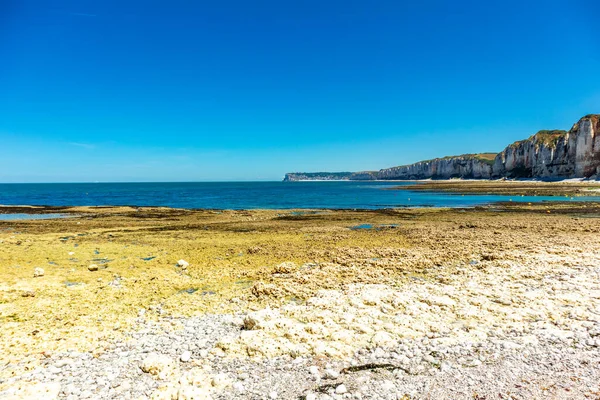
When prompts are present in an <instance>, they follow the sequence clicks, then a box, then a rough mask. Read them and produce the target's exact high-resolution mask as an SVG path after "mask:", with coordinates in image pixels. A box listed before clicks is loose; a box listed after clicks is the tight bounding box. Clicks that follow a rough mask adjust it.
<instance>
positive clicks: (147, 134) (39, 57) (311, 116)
mask: <svg viewBox="0 0 600 400" xmlns="http://www.w3.org/2000/svg"><path fill="white" fill-rule="evenodd" d="M599 4H600V3H598V2H597V1H593V0H590V1H584V0H581V1H573V0H571V1H552V0H546V1H534V0H530V1H511V0H508V1H433V0H424V1H418V2H417V1H410V2H405V1H399V0H395V1H369V2H367V1H364V0H363V1H353V0H343V1H337V0H335V1H323V0H319V1H316V0H315V1H313V0H305V1H291V0H290V1H279V0H278V1H261V0H257V1H251V2H250V1H230V0H223V1H210V2H208V1H191V0H190V1H179V0H170V1H150V0H144V1H126V0H120V1H112V0H102V1H100V0H96V1H87V0H73V1H64V0H55V1H49V0H48V1H31V0H0V60H1V61H0V182H65V181H66V182H69V181H78V182H79V181H196V180H200V181H203V180H278V179H281V178H282V177H283V175H284V173H285V172H290V171H356V170H371V169H380V168H384V167H390V166H394V165H401V164H406V163H411V162H415V161H418V160H421V159H428V158H433V157H437V156H445V155H451V154H462V153H469V152H481V151H500V150H501V149H502V148H503V147H504V146H505V145H506V144H508V143H510V142H512V141H515V140H519V139H523V138H526V137H528V136H530V135H531V134H533V133H535V132H536V131H537V130H540V129H552V128H560V129H568V128H570V126H571V125H572V124H573V123H574V122H576V120H577V119H578V118H580V117H581V116H583V115H584V114H588V113H598V112H600V77H599V75H598V72H599V71H600V35H598V28H597V16H598V15H599V14H600V5H599Z"/></svg>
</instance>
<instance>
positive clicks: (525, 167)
mask: <svg viewBox="0 0 600 400" xmlns="http://www.w3.org/2000/svg"><path fill="white" fill-rule="evenodd" d="M599 121H600V116H599V115H588V116H585V117H583V118H582V119H580V120H579V122H577V123H576V124H575V125H573V127H572V128H571V130H569V131H568V132H567V131H540V132H538V133H536V134H535V135H533V136H531V137H530V138H529V139H527V140H522V141H519V142H515V143H513V144H511V145H510V146H508V147H507V148H506V149H504V150H503V151H502V152H501V153H500V154H498V156H497V157H496V160H495V161H494V166H493V172H492V177H493V178H501V177H507V178H546V179H564V178H592V177H598V176H599V175H600V133H599V131H600V122H599Z"/></svg>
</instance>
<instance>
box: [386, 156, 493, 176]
mask: <svg viewBox="0 0 600 400" xmlns="http://www.w3.org/2000/svg"><path fill="white" fill-rule="evenodd" d="M494 156H495V154H489V153H485V154H464V155H461V156H455V157H444V158H436V159H434V160H429V161H421V162H418V163H415V164H411V165H402V166H400V167H393V168H386V169H382V170H380V171H379V172H378V173H377V179H428V178H433V179H450V178H472V179H489V178H490V177H491V176H492V163H493V157H494Z"/></svg>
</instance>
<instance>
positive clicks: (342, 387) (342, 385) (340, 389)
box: [335, 383, 348, 394]
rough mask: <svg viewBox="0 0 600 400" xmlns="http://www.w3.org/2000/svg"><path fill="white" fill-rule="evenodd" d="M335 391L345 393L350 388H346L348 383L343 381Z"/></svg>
mask: <svg viewBox="0 0 600 400" xmlns="http://www.w3.org/2000/svg"><path fill="white" fill-rule="evenodd" d="M335 392H336V393H337V394H344V393H348V389H347V388H346V385H344V384H343V383H342V384H341V385H339V386H338V387H336V388H335Z"/></svg>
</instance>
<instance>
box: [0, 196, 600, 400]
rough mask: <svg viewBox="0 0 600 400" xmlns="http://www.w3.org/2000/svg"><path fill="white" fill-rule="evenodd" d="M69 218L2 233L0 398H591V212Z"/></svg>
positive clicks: (594, 209)
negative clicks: (52, 393) (340, 392)
mask: <svg viewBox="0 0 600 400" xmlns="http://www.w3.org/2000/svg"><path fill="white" fill-rule="evenodd" d="M74 210H75V209H74ZM76 210H77V213H80V215H79V216H76V217H73V218H68V219H62V220H35V221H11V222H6V221H5V222H0V240H1V241H2V246H0V261H1V262H2V263H3V264H4V265H6V266H7V268H5V269H3V270H2V271H0V274H1V276H0V281H1V282H3V284H2V285H0V295H1V296H2V297H1V299H2V303H1V304H0V318H1V322H2V323H0V337H1V338H2V339H1V341H0V354H2V356H0V359H1V361H0V364H1V365H2V367H0V398H2V393H5V394H6V393H16V392H15V391H17V390H21V392H23V391H25V390H30V391H31V390H42V389H43V390H46V391H48V390H55V389H57V390H58V393H63V396H70V395H71V396H72V395H73V394H74V393H77V392H76V390H77V388H80V390H82V391H85V390H89V391H90V393H91V395H92V397H97V398H120V397H127V396H129V397H134V398H135V397H140V396H142V397H144V396H150V394H153V393H154V394H156V396H162V395H164V396H165V397H166V396H170V394H169V393H173V391H176V392H177V391H181V390H194V391H196V392H197V394H198V393H200V392H202V393H204V394H205V395H207V396H210V397H211V398H218V399H226V398H240V397H241V398H244V397H247V398H254V397H261V396H263V397H264V396H268V395H269V394H270V392H272V391H276V392H277V393H278V398H284V399H287V398H298V397H300V396H308V395H310V394H314V395H315V396H317V395H318V396H321V394H319V393H321V392H320V391H324V392H325V393H328V390H329V389H328V388H329V387H330V386H328V385H333V386H332V387H333V390H334V392H335V390H337V387H338V386H340V385H342V384H343V385H345V387H347V388H348V390H352V391H353V392H355V393H360V392H362V390H361V388H363V389H364V390H365V391H364V392H362V393H365V394H364V395H366V396H368V393H379V394H380V395H379V396H380V397H382V398H387V397H386V396H387V394H389V393H391V392H390V391H393V393H395V392H401V393H403V394H407V395H410V396H411V397H410V398H421V395H420V394H419V393H422V392H421V391H420V390H418V389H417V388H418V387H420V386H419V385H421V384H423V383H424V382H428V385H429V388H430V389H429V390H428V393H436V394H437V395H438V396H440V397H444V398H459V399H460V398H465V399H466V398H472V396H473V393H475V392H476V393H479V394H482V395H486V396H490V397H492V396H493V397H497V396H498V394H499V393H507V392H511V393H515V394H518V395H520V396H521V397H528V398H536V397H539V396H542V393H544V390H542V387H550V389H549V390H550V392H549V393H550V394H551V395H552V396H555V397H561V398H565V396H566V397H569V396H570V395H573V396H575V397H577V396H584V394H585V393H587V394H590V393H593V392H594V390H597V382H598V379H599V378H600V376H599V375H598V373H599V372H598V371H594V370H590V368H589V365H594V363H596V362H598V361H600V353H599V351H598V347H597V346H596V344H597V343H596V340H597V338H598V336H597V333H596V332H600V331H599V329H600V325H599V324H600V321H598V320H597V319H595V317H594V314H593V313H589V312H588V311H586V310H587V309H588V308H589V307H592V309H593V308H594V307H596V308H598V307H600V298H598V297H597V293H598V291H599V290H600V281H599V280H600V278H599V277H598V274H597V272H596V269H597V265H599V263H600V258H598V257H599V256H598V254H600V235H599V233H600V226H599V225H598V223H597V222H598V220H599V219H600V203H598V202H586V203H572V202H556V203H543V204H542V203H539V204H536V203H534V204H531V205H528V204H515V203H510V204H507V203H501V204H494V205H490V206H479V207H475V208H472V209H448V208H442V209H440V208H427V209H380V210H361V211H357V210H312V212H311V211H309V210H243V211H240V210H236V211H232V210H229V211H227V210H223V211H214V210H182V209H169V208H140V209H139V210H140V211H138V208H132V207H99V208H90V207H87V208H77V209H76ZM66 211H67V212H68V210H66ZM61 212H63V211H61ZM71 253H72V254H71ZM179 260H185V261H186V262H187V263H188V264H189V265H183V264H182V265H179V266H177V264H178V263H179ZM91 265H96V266H97V269H93V270H91V269H90V266H91ZM35 268H42V269H44V270H45V271H44V275H43V276H38V277H34V269H35ZM565 276H568V277H569V278H568V279H567V280H564V279H563V277H565ZM473 307H475V308H476V309H477V310H478V311H477V312H475V308H473ZM599 309H600V308H599ZM573 310H580V311H577V312H581V314H578V315H579V317H578V319H571V318H567V317H566V316H568V315H569V313H570V312H573ZM557 318H558V319H557ZM325 321H328V322H325ZM557 321H559V322H557ZM557 323H558V325H557ZM23 332H26V334H25V335H23V334H22V333H23ZM598 345H600V342H598ZM573 349H575V350H573ZM185 352H189V353H190V355H189V356H190V359H189V360H188V355H187V353H185ZM154 355H156V357H158V358H154V359H149V358H151V357H154ZM184 356H185V357H184ZM182 360H186V361H182ZM544 360H545V361H544ZM145 363H149V364H152V363H155V368H156V371H158V372H157V374H156V375H153V374H152V373H150V372H144V371H143V370H142V369H140V366H142V367H143V366H144V365H145ZM152 365H154V364H152ZM366 365H371V366H373V365H375V366H377V365H379V366H384V365H388V366H389V365H392V367H390V368H388V369H385V368H384V367H374V368H375V369H374V370H370V369H369V368H368V367H365V366H366ZM533 365H535V366H536V369H535V370H536V371H537V372H536V374H537V375H536V377H535V379H533V376H531V375H530V374H531V371H532V370H533V369H532V366H533ZM286 366H287V367H286ZM556 366H560V368H559V370H558V372H557V369H556V368H558V367H556ZM352 367H356V370H353V369H352ZM144 368H145V367H144ZM361 368H364V369H361ZM148 370H154V369H152V368H150V367H149V369H148ZM73 371H79V372H84V371H85V373H83V374H79V375H76V377H75V378H73ZM251 371H252V372H253V374H254V375H255V376H254V377H252V378H246V376H245V375H244V374H245V373H249V372H251ZM315 371H316V372H315ZM328 371H329V372H328ZM344 371H345V372H344ZM506 371H512V372H511V373H512V375H511V374H508V373H507V372H506ZM489 374H492V375H493V377H494V378H493V379H492V378H489V377H488V376H489ZM192 375H193V376H195V377H196V378H193V379H196V382H198V383H197V384H189V383H185V382H190V381H189V379H192V378H191V376H192ZM572 375H577V376H579V377H580V378H581V380H580V381H579V382H573V381H571V380H570V379H569V376H572ZM88 376H91V377H93V378H91V379H93V380H91V381H90V380H89V379H90V378H88ZM283 376H285V377H286V378H285V379H283V380H282V377H283ZM69 379H71V381H69ZM73 379H74V380H73ZM193 379H192V380H193ZM474 379H477V380H478V381H477V382H479V383H478V384H477V385H471V384H469V383H468V382H469V381H472V380H474ZM499 379H500V380H499ZM522 379H527V380H528V382H529V383H524V382H522ZM388 381H389V382H393V385H392V386H393V389H392V386H389V385H390V383H389V382H388ZM35 382H37V383H36V385H38V386H32V385H33V384H34V383H35ZM69 382H71V383H69ZM202 382H204V383H202ZM278 382H279V383H278ZM499 382H501V383H499ZM551 382H554V383H556V382H558V383H559V385H555V386H548V385H549V384H550V383H551ZM517 383H518V384H519V385H520V387H519V388H516V387H515V386H514V385H515V384H517ZM39 385H42V386H39ZM53 385H54V386H53ZM32 387H33V389H32ZM565 388H567V389H568V390H569V391H568V392H567V391H566V389H565ZM11 390H12V392H11ZM461 393H462V394H461ZM334 394H335V393H334ZM328 395H329V394H328ZM111 396H112V397H111ZM165 397H163V398H165ZM157 398H161V397H157ZM204 398H208V397H204ZM366 398H368V397H366Z"/></svg>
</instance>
